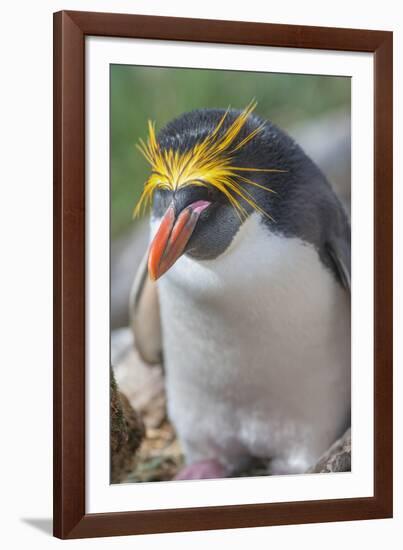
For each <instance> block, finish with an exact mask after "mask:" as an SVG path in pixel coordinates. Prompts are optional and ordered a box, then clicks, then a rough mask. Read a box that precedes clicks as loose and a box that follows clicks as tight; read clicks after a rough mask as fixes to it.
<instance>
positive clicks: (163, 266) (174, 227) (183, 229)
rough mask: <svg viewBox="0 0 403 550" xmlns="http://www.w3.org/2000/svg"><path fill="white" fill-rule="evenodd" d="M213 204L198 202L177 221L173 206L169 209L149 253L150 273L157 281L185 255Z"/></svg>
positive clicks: (191, 205) (190, 206)
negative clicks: (201, 215)
mask: <svg viewBox="0 0 403 550" xmlns="http://www.w3.org/2000/svg"><path fill="white" fill-rule="evenodd" d="M210 204H211V203H210V202H209V201H196V202H193V203H192V204H189V206H187V207H186V208H184V209H183V210H182V212H181V213H180V214H179V216H178V217H177V219H176V220H175V210H174V207H173V205H171V206H169V207H168V210H167V211H166V213H165V215H164V217H163V218H162V221H161V224H160V226H159V228H158V231H157V233H156V235H155V237H154V239H153V241H152V243H151V245H150V250H149V253H148V273H149V275H150V277H151V279H152V280H153V281H156V280H157V279H158V278H159V277H161V275H163V274H164V273H165V272H166V271H168V269H169V268H170V267H171V266H172V265H173V264H174V263H175V262H176V260H177V259H178V258H179V257H180V256H181V255H182V254H183V252H184V251H185V247H186V245H187V243H188V241H189V239H190V237H191V236H192V233H193V231H194V228H195V227H196V224H197V220H198V219H199V217H200V214H201V213H202V212H203V210H205V209H206V208H207V207H208V206H209V205H210Z"/></svg>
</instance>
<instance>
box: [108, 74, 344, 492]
mask: <svg viewBox="0 0 403 550" xmlns="http://www.w3.org/2000/svg"><path fill="white" fill-rule="evenodd" d="M109 85H110V112H109V123H110V136H109V137H110V350H111V351H110V482H111V483H112V484H118V483H120V484H122V483H125V484H127V483H141V482H154V481H160V482H167V481H181V482H182V481H186V480H203V479H204V480H208V479H220V478H236V477H257V476H280V475H297V474H329V475H337V474H338V473H339V472H350V471H351V462H352V456H353V457H354V455H352V450H351V448H352V442H351V285H350V281H351V230H350V224H351V193H350V189H351V78H350V77H349V76H331V75H329V76H324V75H315V74H287V73H271V72H253V71H240V70H239V71H235V70H224V69H222V70H217V69H201V68H176V67H157V66H140V65H138V66H137V65H126V64H111V65H110V68H109Z"/></svg>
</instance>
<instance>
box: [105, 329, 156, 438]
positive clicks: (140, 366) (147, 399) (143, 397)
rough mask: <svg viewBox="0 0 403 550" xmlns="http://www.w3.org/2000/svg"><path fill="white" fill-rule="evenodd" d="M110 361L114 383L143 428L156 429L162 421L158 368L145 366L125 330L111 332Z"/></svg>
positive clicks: (128, 331) (127, 330)
mask: <svg viewBox="0 0 403 550" xmlns="http://www.w3.org/2000/svg"><path fill="white" fill-rule="evenodd" d="M111 358H112V365H113V369H114V373H115V376H116V381H117V383H118V385H119V388H120V390H121V391H122V392H123V393H124V394H125V395H126V397H127V398H128V400H129V403H130V405H131V406H132V407H133V408H134V409H135V410H136V411H137V412H138V413H140V414H141V416H142V418H143V420H144V423H145V425H146V427H147V428H157V427H158V426H160V425H161V423H162V422H163V420H164V419H165V417H166V402H165V389H164V376H163V371H162V367H161V365H152V366H150V365H147V364H146V363H144V361H143V360H142V359H141V357H140V355H139V354H138V353H137V351H136V349H135V343H134V340H133V335H132V332H131V330H130V329H129V328H124V329H123V328H122V329H118V330H114V331H113V332H112V336H111Z"/></svg>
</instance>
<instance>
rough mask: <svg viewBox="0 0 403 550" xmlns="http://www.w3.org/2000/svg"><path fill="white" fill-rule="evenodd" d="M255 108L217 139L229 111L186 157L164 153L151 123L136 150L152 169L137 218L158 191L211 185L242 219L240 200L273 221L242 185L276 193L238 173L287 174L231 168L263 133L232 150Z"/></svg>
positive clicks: (138, 207)
mask: <svg viewBox="0 0 403 550" xmlns="http://www.w3.org/2000/svg"><path fill="white" fill-rule="evenodd" d="M256 105H257V103H256V102H255V101H252V102H251V103H249V105H248V106H247V107H246V108H245V109H244V110H243V111H242V112H241V113H240V114H239V115H238V116H237V117H236V119H235V120H234V121H233V122H232V123H231V124H230V126H229V127H228V129H227V130H226V131H225V132H224V133H223V134H222V135H221V136H218V133H219V130H220V128H221V127H222V125H223V123H224V121H225V119H226V118H227V116H228V112H229V108H228V109H227V111H226V112H225V113H224V115H223V116H222V117H221V119H220V121H219V123H218V124H217V126H216V127H215V129H214V130H213V132H211V133H210V134H209V135H208V136H207V137H206V138H205V139H204V140H203V141H201V142H199V143H197V144H196V145H195V146H194V147H192V148H191V149H190V150H189V151H186V152H184V153H180V152H179V151H174V150H172V149H166V150H162V149H161V148H160V146H159V144H158V142H157V139H156V135H155V123H153V122H151V121H149V122H148V139H147V143H145V142H144V141H143V140H140V142H139V144H138V145H137V148H138V149H139V150H140V152H141V153H142V154H143V156H144V157H145V159H146V160H147V162H148V163H149V164H150V165H151V168H152V172H151V175H150V177H149V178H148V180H147V181H146V183H145V185H144V189H143V192H142V194H141V197H140V200H139V202H138V204H137V206H136V208H135V209H134V216H137V215H138V214H139V213H140V211H141V210H142V209H144V208H146V207H147V206H149V205H150V204H151V200H152V196H153V193H154V190H155V189H157V188H160V189H169V190H171V191H175V190H176V189H179V188H180V187H185V186H188V185H196V186H202V187H208V186H209V185H211V186H212V187H215V188H216V189H218V190H219V191H220V192H221V193H223V194H224V195H225V197H226V198H227V199H228V201H229V202H230V204H231V205H232V206H233V207H234V209H235V211H236V212H237V214H238V215H239V216H240V218H241V219H242V218H245V217H246V216H247V212H246V210H245V208H244V207H243V206H242V204H241V202H240V199H243V200H244V201H245V202H246V203H247V204H249V205H250V206H251V207H252V208H253V209H254V210H256V211H258V212H260V213H261V214H264V215H265V216H268V217H269V218H270V216H269V214H268V213H267V212H265V211H264V210H263V209H262V208H261V207H260V206H259V205H258V204H257V203H256V201H255V200H254V199H253V197H252V195H251V194H250V193H249V192H248V191H247V190H246V189H245V185H243V184H245V183H246V184H249V185H253V186H255V187H259V188H261V189H264V190H265V191H268V192H270V193H275V191H273V190H272V189H269V188H268V187H265V186H263V185H260V184H258V183H256V182H254V181H252V180H250V179H249V178H246V177H244V176H243V175H242V174H241V173H239V172H285V170H277V169H274V168H250V167H237V166H233V165H232V164H231V160H232V155H233V153H235V152H236V151H238V150H239V149H241V148H242V147H244V146H245V145H246V144H247V143H248V142H249V141H251V140H252V139H253V138H254V137H255V136H256V135H257V134H259V133H260V132H261V131H262V130H263V124H262V125H261V126H258V127H257V128H256V129H254V130H253V131H252V132H250V133H249V134H248V135H247V136H246V137H245V138H244V139H243V140H241V141H240V142H239V143H238V144H237V145H236V146H233V143H234V141H235V139H236V138H237V136H238V135H239V134H240V132H241V130H242V128H243V127H244V125H245V123H246V121H247V119H248V117H249V115H250V114H251V113H252V111H253V110H254V109H255V107H256Z"/></svg>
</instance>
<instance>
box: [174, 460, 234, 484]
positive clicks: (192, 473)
mask: <svg viewBox="0 0 403 550" xmlns="http://www.w3.org/2000/svg"><path fill="white" fill-rule="evenodd" d="M226 476H227V471H226V470H225V468H224V466H222V464H220V463H219V462H218V460H216V459H214V458H211V459H207V460H200V461H199V462H194V463H193V464H189V465H188V466H185V467H184V468H182V470H181V471H180V472H179V473H178V474H176V476H175V477H174V480H178V479H216V478H221V477H226Z"/></svg>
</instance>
